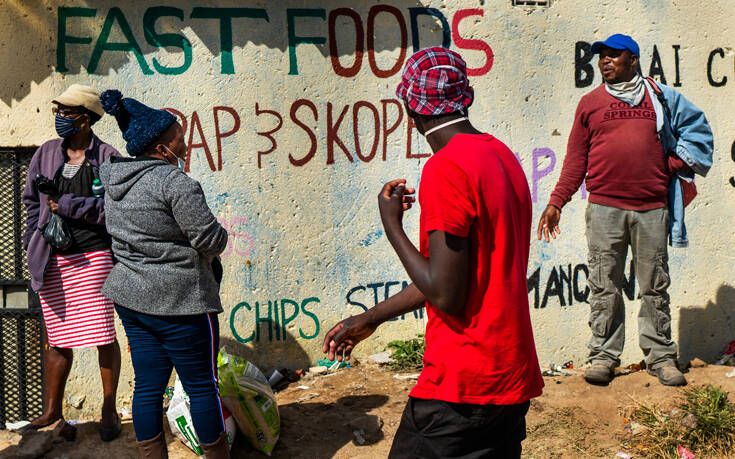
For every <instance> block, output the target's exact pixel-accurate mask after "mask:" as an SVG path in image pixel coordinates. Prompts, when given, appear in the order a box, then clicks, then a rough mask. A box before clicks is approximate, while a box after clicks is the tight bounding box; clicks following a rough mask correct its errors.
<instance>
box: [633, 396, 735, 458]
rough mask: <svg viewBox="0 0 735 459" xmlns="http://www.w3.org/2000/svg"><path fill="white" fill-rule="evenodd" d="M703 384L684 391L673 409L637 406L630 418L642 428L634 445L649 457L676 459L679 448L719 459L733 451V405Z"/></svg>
mask: <svg viewBox="0 0 735 459" xmlns="http://www.w3.org/2000/svg"><path fill="white" fill-rule="evenodd" d="M727 396H728V394H727V392H725V391H723V390H722V389H720V388H718V387H715V386H712V385H707V386H703V387H693V388H689V389H685V390H684V391H683V392H682V397H681V398H680V400H679V403H678V404H679V406H678V408H676V409H673V410H664V409H662V408H661V407H658V406H654V405H652V404H647V403H638V404H637V406H636V407H635V408H634V409H633V412H632V415H631V418H632V419H633V420H635V421H636V422H638V423H639V424H641V425H642V426H644V429H643V430H642V432H641V433H640V435H639V436H636V437H635V439H634V443H636V444H637V445H636V446H637V447H638V449H639V450H640V451H642V452H644V453H646V454H647V455H649V456H652V457H662V458H676V457H678V456H677V452H676V451H677V448H678V447H679V445H682V446H684V447H686V448H688V449H689V450H690V451H692V452H693V453H694V454H695V455H696V456H697V457H722V456H725V455H727V454H729V453H731V452H732V450H733V448H735V404H733V403H732V402H730V401H729V400H728V398H727Z"/></svg>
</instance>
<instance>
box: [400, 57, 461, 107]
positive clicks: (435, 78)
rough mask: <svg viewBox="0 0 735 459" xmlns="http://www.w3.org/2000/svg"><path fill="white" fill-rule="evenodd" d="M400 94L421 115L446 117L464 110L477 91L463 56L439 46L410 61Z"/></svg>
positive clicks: (405, 68)
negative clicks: (471, 81)
mask: <svg viewBox="0 0 735 459" xmlns="http://www.w3.org/2000/svg"><path fill="white" fill-rule="evenodd" d="M396 95H397V96H398V97H399V98H400V99H403V100H405V101H406V103H408V106H409V108H411V110H413V111H414V112H416V113H419V114H421V115H443V114H446V113H452V112H457V111H460V110H464V109H466V108H467V107H469V106H470V105H472V101H473V99H474V95H475V92H474V90H473V89H472V87H471V86H470V80H469V79H468V78H467V65H466V64H465V62H464V60H463V59H462V57H461V56H460V55H459V54H457V53H455V52H454V51H451V50H449V49H446V48H441V47H438V46H435V47H433V48H424V49H422V50H419V51H417V52H416V53H414V55H413V56H411V57H410V58H409V59H408V61H406V66H405V67H404V68H403V75H402V77H401V83H400V84H399V85H398V89H396Z"/></svg>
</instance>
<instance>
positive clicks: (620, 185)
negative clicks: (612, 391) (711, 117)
mask: <svg viewBox="0 0 735 459" xmlns="http://www.w3.org/2000/svg"><path fill="white" fill-rule="evenodd" d="M592 52H593V53H596V54H599V55H600V60H599V63H598V68H599V69H600V72H601V73H602V78H603V81H604V82H603V84H602V85H600V86H599V87H597V88H596V89H595V90H593V91H592V92H590V93H589V94H587V95H585V96H584V97H582V99H581V100H580V102H579V105H578V106H577V111H576V114H575V117H574V124H573V126H572V130H571V132H570V134H569V143H568V146H567V155H566V157H565V158H564V166H563V168H562V171H561V175H560V177H559V181H558V182H557V184H556V188H555V189H554V191H553V193H552V194H551V199H550V200H549V204H548V206H547V207H546V209H545V210H544V213H543V214H542V215H541V220H540V222H539V227H538V238H539V239H541V237H542V236H543V237H544V238H545V240H546V241H547V242H549V236H551V238H554V239H555V238H556V236H557V235H558V234H559V233H560V231H559V219H560V216H561V209H562V207H563V206H564V204H566V203H567V202H569V200H570V199H571V198H572V195H573V194H574V193H575V192H576V191H577V190H578V189H579V187H580V186H581V185H582V181H583V180H585V183H586V187H587V190H588V192H589V205H588V207H587V211H586V214H585V220H586V226H587V228H586V232H587V242H588V249H589V253H588V265H589V276H588V284H589V288H590V297H589V303H590V320H589V325H590V328H591V329H592V339H591V341H590V344H589V348H590V354H589V363H590V366H589V367H588V368H587V370H586V371H585V379H586V380H587V381H588V382H590V383H592V384H603V385H604V384H608V383H610V381H611V380H612V377H613V374H614V369H615V367H616V366H618V365H620V354H621V353H622V351H623V343H624V342H625V312H624V308H625V304H624V302H623V298H622V295H621V291H622V287H623V280H624V274H623V272H624V269H625V259H626V256H627V252H628V246H629V245H630V247H631V252H632V256H633V263H634V271H635V275H636V277H638V282H639V287H640V298H641V300H642V301H641V308H640V312H639V314H638V332H639V342H640V346H641V349H642V350H643V353H644V354H645V356H646V365H647V368H648V370H649V372H650V373H651V374H654V375H656V376H657V377H658V379H659V381H661V383H662V384H665V385H669V386H679V385H685V384H686V379H685V378H684V375H683V374H682V373H681V371H679V369H678V367H677V347H676V343H674V342H673V341H672V340H671V312H670V309H669V294H668V293H667V289H668V287H669V284H670V278H669V267H668V252H667V239H668V240H669V243H670V244H671V245H672V246H674V247H686V246H687V245H688V240H687V236H686V228H685V226H684V205H685V202H686V198H689V197H690V194H689V193H688V192H687V191H688V190H690V189H693V183H692V180H693V178H694V173H695V172H696V173H698V174H700V175H705V174H706V173H707V171H708V170H709V167H710V166H711V165H712V150H713V142H712V131H711V130H710V128H709V124H708V123H707V120H706V118H705V116H704V114H703V113H702V111H701V110H699V109H698V108H696V107H695V106H694V105H692V104H691V102H689V101H687V100H686V99H685V98H684V97H683V96H682V95H681V94H680V93H678V92H677V91H675V90H673V89H671V88H669V87H667V86H664V85H660V84H657V83H655V82H654V81H653V80H651V79H645V78H643V77H642V76H641V75H640V66H639V61H638V57H639V55H640V51H639V48H638V44H637V43H636V42H635V41H634V40H633V39H632V38H631V37H629V36H627V35H621V34H615V35H612V36H610V37H609V38H608V39H607V40H605V41H598V42H596V43H594V44H593V45H592Z"/></svg>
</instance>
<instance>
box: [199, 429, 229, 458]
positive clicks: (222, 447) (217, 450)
mask: <svg viewBox="0 0 735 459" xmlns="http://www.w3.org/2000/svg"><path fill="white" fill-rule="evenodd" d="M199 446H201V447H202V451H204V457H205V458H206V459H230V444H229V443H227V433H226V432H222V433H221V434H219V438H218V439H217V441H215V442H214V443H210V444H204V443H200V444H199Z"/></svg>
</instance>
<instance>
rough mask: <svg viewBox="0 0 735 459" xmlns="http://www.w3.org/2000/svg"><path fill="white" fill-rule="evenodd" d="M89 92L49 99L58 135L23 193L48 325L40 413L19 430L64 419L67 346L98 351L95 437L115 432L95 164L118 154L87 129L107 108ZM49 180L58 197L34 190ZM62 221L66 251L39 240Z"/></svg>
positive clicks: (28, 243) (113, 344)
mask: <svg viewBox="0 0 735 459" xmlns="http://www.w3.org/2000/svg"><path fill="white" fill-rule="evenodd" d="M99 96H100V93H99V91H97V90H96V89H94V88H91V87H89V86H83V85H79V84H74V85H71V86H69V88H68V89H67V90H66V91H64V92H63V93H62V94H61V95H60V96H59V97H57V98H56V99H54V100H53V101H52V102H53V104H54V107H53V109H52V112H53V113H54V115H55V124H56V132H57V134H58V135H59V138H56V139H54V140H50V141H48V142H46V143H44V144H43V145H42V146H41V147H39V148H38V150H37V151H36V153H35V154H34V155H33V159H32V160H31V163H30V166H29V168H28V179H27V181H26V186H25V190H24V191H23V203H24V204H25V206H26V211H27V220H26V232H25V235H24V238H23V243H24V245H25V247H26V248H27V252H28V269H29V272H30V274H31V286H32V288H33V289H34V290H35V291H36V292H38V295H39V297H40V300H41V308H42V310H43V316H44V322H45V324H46V330H47V336H48V347H47V350H46V352H45V356H44V360H45V365H44V368H45V383H46V391H45V394H44V398H45V400H44V401H45V403H44V406H45V411H44V413H43V414H42V415H41V416H39V417H38V418H36V419H34V420H33V421H31V423H30V424H28V425H27V426H25V427H24V428H23V429H21V430H22V432H28V431H33V430H37V429H39V428H41V427H44V426H47V425H50V424H53V423H54V422H56V421H58V420H59V419H63V411H62V405H63V400H64V388H65V385H66V380H67V378H68V377H69V371H70V370H71V365H72V358H73V354H72V348H83V347H97V349H98V353H99V366H100V373H101V376H102V388H103V405H102V424H101V428H100V435H101V437H102V439H103V440H105V441H110V440H112V439H114V438H116V437H117V436H118V435H119V434H120V419H119V417H118V415H117V409H116V404H115V397H116V393H117V383H118V379H119V376H120V347H119V345H118V343H117V338H116V336H115V324H114V311H113V303H112V301H110V300H108V299H107V298H105V297H104V296H103V295H102V294H101V293H100V289H101V287H102V284H103V283H104V281H105V279H106V278H107V275H108V274H109V272H110V270H111V269H112V254H111V252H110V236H109V235H108V234H107V231H106V230H105V216H104V199H103V193H104V190H100V189H99V188H98V187H97V186H96V185H97V183H99V173H98V168H99V166H100V165H101V164H102V163H103V162H104V161H106V160H107V159H108V158H110V157H111V156H119V155H120V154H119V153H118V152H117V150H115V149H114V148H113V147H111V146H110V145H108V144H106V143H104V142H102V141H101V140H100V139H99V138H98V137H97V136H96V135H94V133H93V132H92V125H93V124H94V123H96V122H97V121H98V120H99V119H100V118H101V117H102V115H104V111H103V110H102V105H101V103H100V99H99ZM39 175H42V176H44V177H47V178H48V179H50V180H52V181H53V183H54V185H55V186H56V188H57V190H56V191H57V192H53V193H52V192H51V191H49V190H48V189H46V188H43V190H44V191H49V193H52V194H45V193H43V192H42V191H39V189H38V186H37V183H38V182H37V180H36V178H37V176H39ZM52 213H54V214H57V215H58V216H60V217H62V218H63V219H64V222H65V223H66V225H67V228H68V233H69V236H70V243H69V244H68V246H58V245H59V244H58V243H56V246H52V244H51V242H50V241H47V240H46V239H45V238H44V236H43V232H44V231H43V229H44V228H45V226H46V224H47V223H48V222H49V219H50V217H51V214H52Z"/></svg>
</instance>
